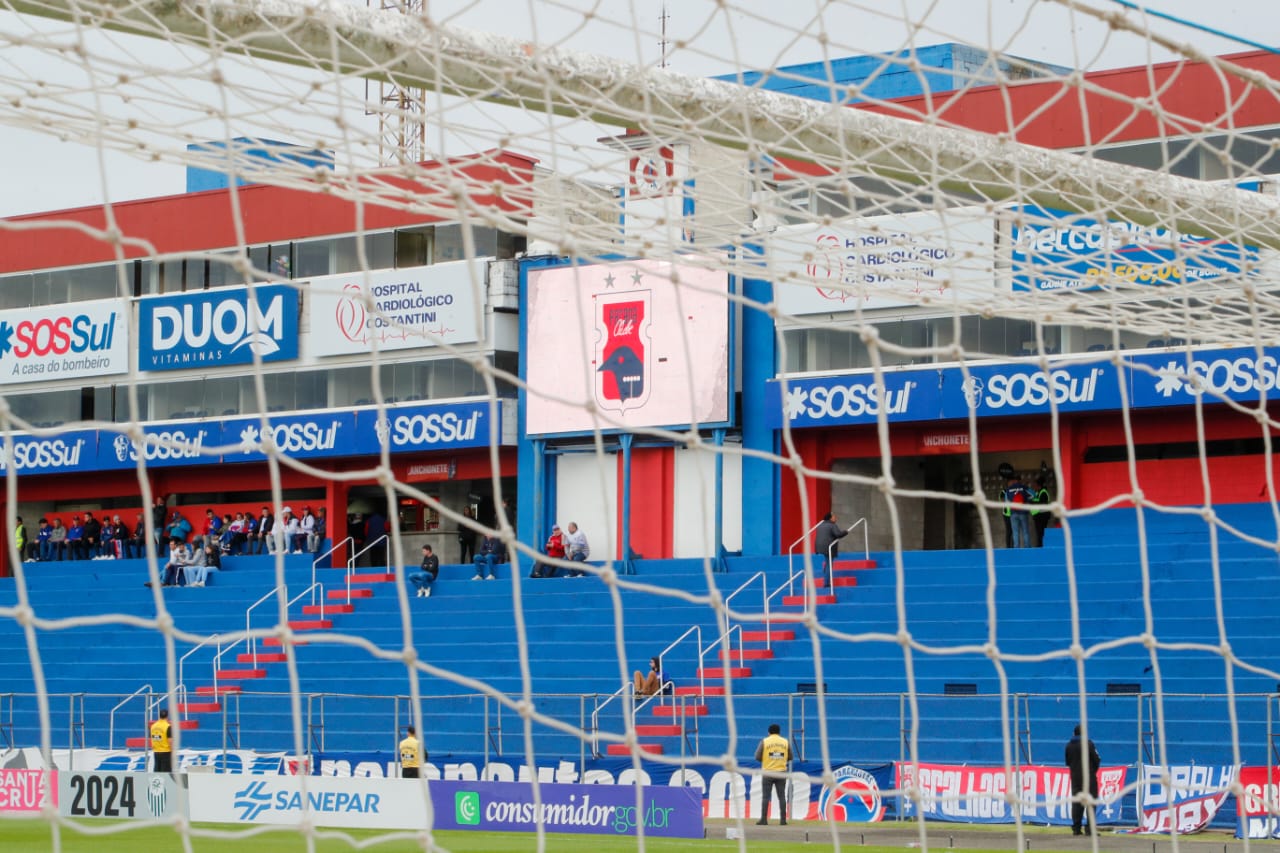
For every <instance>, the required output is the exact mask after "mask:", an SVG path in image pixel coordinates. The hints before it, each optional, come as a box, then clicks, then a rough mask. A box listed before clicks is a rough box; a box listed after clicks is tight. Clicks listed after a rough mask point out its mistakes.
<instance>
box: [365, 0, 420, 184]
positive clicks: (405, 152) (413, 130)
mask: <svg viewBox="0 0 1280 853" xmlns="http://www.w3.org/2000/svg"><path fill="white" fill-rule="evenodd" d="M366 3H367V5H368V6H369V7H370V8H373V7H375V6H376V7H377V8H380V9H383V10H388V9H392V10H395V11H397V12H399V13H400V14H402V15H421V14H422V4H423V0H402V2H396V0H366ZM377 85H378V105H377V107H376V108H375V109H372V110H370V109H366V110H365V114H366V115H371V114H373V113H376V114H377V116H378V162H379V163H380V164H381V165H383V166H396V165H402V164H405V163H421V162H422V161H423V160H425V159H427V125H426V120H425V118H424V117H425V115H426V109H425V106H426V90H424V89H422V88H421V87H419V86H402V85H400V84H398V83H396V82H395V81H394V80H392V81H385V80H384V81H380V82H379V83H378V84H377ZM364 87H365V102H366V103H367V102H368V101H369V100H370V94H371V92H370V89H371V84H370V82H369V80H368V79H366V80H365V84H364Z"/></svg>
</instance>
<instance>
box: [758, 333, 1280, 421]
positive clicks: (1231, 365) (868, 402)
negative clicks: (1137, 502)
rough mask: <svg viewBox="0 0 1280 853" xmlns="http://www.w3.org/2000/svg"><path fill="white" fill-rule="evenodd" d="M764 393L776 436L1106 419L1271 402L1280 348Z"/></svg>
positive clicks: (805, 383) (866, 375)
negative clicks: (999, 419)
mask: <svg viewBox="0 0 1280 853" xmlns="http://www.w3.org/2000/svg"><path fill="white" fill-rule="evenodd" d="M786 386H787V388H786V395H785V399H784V397H783V392H782V383H781V382H780V381H779V380H769V381H768V382H767V383H766V386H765V406H766V414H767V417H768V420H769V423H770V425H771V426H772V427H773V428H774V429H780V428H781V427H782V424H783V422H784V420H785V421H786V422H787V423H789V424H790V425H791V427H792V428H801V427H811V426H838V425H846V424H848V425H853V424H869V423H875V422H876V419H877V417H878V416H879V415H880V413H881V412H883V413H884V416H885V417H886V418H887V419H888V420H889V421H890V422H907V421H931V420H939V419H951V420H963V419H966V418H968V416H969V411H970V409H972V410H973V412H974V414H975V415H976V416H977V417H979V418H984V417H993V416H998V415H1036V414H1047V413H1048V412H1049V411H1050V410H1051V409H1052V408H1053V407H1055V406H1056V408H1057V409H1058V411H1060V412H1084V411H1109V410H1116V409H1119V408H1120V406H1121V399H1122V398H1121V388H1122V387H1123V388H1124V390H1125V392H1126V393H1127V395H1128V398H1129V405H1130V407H1131V408H1134V409H1143V408H1165V407H1168V406H1178V405H1183V406H1189V405H1193V404H1194V403H1195V401H1196V398H1197V397H1199V398H1201V399H1202V401H1203V402H1205V403H1214V402H1224V401H1226V400H1234V401H1236V402H1255V401H1257V400H1259V399H1261V397H1262V395H1263V394H1264V393H1265V394H1266V395H1267V397H1268V399H1278V398H1280V388H1278V386H1280V348H1276V347H1271V348H1267V349H1264V350H1262V352H1261V353H1259V352H1258V351H1257V350H1255V349H1251V348H1238V349H1211V350H1210V349H1206V350H1196V351H1193V352H1192V353H1191V354H1190V355H1189V356H1188V354H1187V353H1186V352H1179V351H1173V352H1147V353H1134V354H1132V355H1126V363H1125V364H1123V365H1121V366H1120V367H1116V366H1115V365H1112V364H1110V363H1105V362H1100V361H1096V360H1085V359H1083V358H1075V359H1060V360H1056V361H1052V362H1050V364H1049V367H1048V369H1047V370H1046V369H1045V368H1042V367H1040V366H1039V365H1035V364H1027V363H1004V364H975V365H972V366H970V367H969V369H968V372H967V374H966V372H965V371H963V370H961V368H960V367H959V366H958V365H945V366H940V367H914V368H904V369H901V370H887V371H884V372H883V374H882V378H881V379H880V380H877V378H876V376H875V374H874V373H872V372H871V371H858V372H855V373H845V374H832V375H827V376H797V377H791V378H789V379H788V380H787V382H786Z"/></svg>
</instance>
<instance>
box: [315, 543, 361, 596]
mask: <svg viewBox="0 0 1280 853" xmlns="http://www.w3.org/2000/svg"><path fill="white" fill-rule="evenodd" d="M355 541H356V540H354V539H352V538H351V537H350V536H348V537H347V538H346V539H343V540H342V541H341V542H339V543H338V544H336V545H334V546H333V547H332V548H330V549H329V550H328V551H325V552H324V553H323V554H321V555H320V556H318V557H316V558H315V559H314V560H312V561H311V583H312V584H313V585H314V584H315V582H316V568H317V567H318V566H319V565H320V563H321V562H323V561H324V558H325V557H329V556H332V554H333V552H334V551H337V550H338V549H339V548H341V547H343V546H344V545H347V544H348V543H350V544H352V545H354V544H355ZM311 603H312V604H315V602H314V601H312V602H311ZM347 603H348V604H350V603H351V602H350V601H348V602H347Z"/></svg>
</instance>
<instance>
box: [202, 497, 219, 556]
mask: <svg viewBox="0 0 1280 853" xmlns="http://www.w3.org/2000/svg"><path fill="white" fill-rule="evenodd" d="M221 539H222V519H221V518H219V517H218V514H217V513H216V512H214V511H213V508H212V507H210V508H209V509H206V510H205V511H204V535H203V536H201V537H200V544H201V545H212V546H214V547H215V548H216V547H218V543H219V542H220V541H221Z"/></svg>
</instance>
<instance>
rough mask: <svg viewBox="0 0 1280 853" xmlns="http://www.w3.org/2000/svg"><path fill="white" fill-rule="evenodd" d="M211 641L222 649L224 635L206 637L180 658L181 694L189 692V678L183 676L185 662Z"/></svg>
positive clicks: (179, 682)
mask: <svg viewBox="0 0 1280 853" xmlns="http://www.w3.org/2000/svg"><path fill="white" fill-rule="evenodd" d="M210 643H216V644H217V646H218V651H221V650H222V635H221V634H214V635H213V636H212V637H205V638H204V639H203V640H201V641H200V643H199V645H197V646H195V647H193V648H191V649H190V650H188V651H187V653H186V654H185V655H183V656H182V657H180V658H178V691H179V695H180V696H186V693H187V680H186V678H184V677H183V664H185V663H186V661H187V658H189V657H191V656H192V655H193V654H195V653H196V652H198V651H200V649H202V648H204V647H205V646H207V645H209V644H210Z"/></svg>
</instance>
